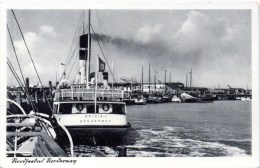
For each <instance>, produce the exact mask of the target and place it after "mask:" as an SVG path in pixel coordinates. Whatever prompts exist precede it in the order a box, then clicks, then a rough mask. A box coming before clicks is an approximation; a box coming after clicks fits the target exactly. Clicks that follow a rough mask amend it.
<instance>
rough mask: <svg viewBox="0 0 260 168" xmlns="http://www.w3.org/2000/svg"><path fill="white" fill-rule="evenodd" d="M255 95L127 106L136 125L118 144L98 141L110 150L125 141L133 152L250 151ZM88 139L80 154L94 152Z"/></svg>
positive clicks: (246, 153) (196, 153)
mask: <svg viewBox="0 0 260 168" xmlns="http://www.w3.org/2000/svg"><path fill="white" fill-rule="evenodd" d="M251 105H252V104H251V101H215V102H213V103H162V104H148V105H133V106H128V119H129V122H130V123H131V125H132V128H131V129H130V130H129V131H128V132H127V134H126V135H125V136H124V137H123V139H122V140H121V141H120V142H118V143H117V144H110V145H106V146H98V147H97V148H99V149H100V150H103V152H104V153H106V154H107V155H108V156H114V155H115V154H116V152H117V151H116V150H115V148H116V147H115V146H125V147H126V148H127V156H129V157H139V156H140V157H154V156H156V157H187V156H191V157H217V156H250V155H251ZM89 148H91V147H90V146H88V145H84V144H81V145H77V146H75V149H74V151H75V155H76V156H82V157H87V156H92V154H91V153H89Z"/></svg>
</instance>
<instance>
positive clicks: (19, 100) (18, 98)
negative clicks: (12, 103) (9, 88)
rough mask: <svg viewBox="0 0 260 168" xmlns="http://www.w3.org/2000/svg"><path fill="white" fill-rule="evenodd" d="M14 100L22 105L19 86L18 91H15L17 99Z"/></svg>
mask: <svg viewBox="0 0 260 168" xmlns="http://www.w3.org/2000/svg"><path fill="white" fill-rule="evenodd" d="M16 102H17V103H18V104H19V105H22V98H21V87H19V88H18V92H17V100H16Z"/></svg>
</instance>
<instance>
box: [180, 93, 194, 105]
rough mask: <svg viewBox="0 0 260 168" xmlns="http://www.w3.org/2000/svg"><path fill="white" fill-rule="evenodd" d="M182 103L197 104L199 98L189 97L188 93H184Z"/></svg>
mask: <svg viewBox="0 0 260 168" xmlns="http://www.w3.org/2000/svg"><path fill="white" fill-rule="evenodd" d="M181 101H182V102H183V103H195V102H197V101H198V98H196V97H193V96H191V95H189V94H187V93H182V94H181Z"/></svg>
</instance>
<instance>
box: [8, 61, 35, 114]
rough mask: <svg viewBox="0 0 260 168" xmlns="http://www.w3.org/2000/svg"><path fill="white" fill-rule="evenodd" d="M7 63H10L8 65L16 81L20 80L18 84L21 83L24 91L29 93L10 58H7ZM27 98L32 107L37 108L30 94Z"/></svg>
mask: <svg viewBox="0 0 260 168" xmlns="http://www.w3.org/2000/svg"><path fill="white" fill-rule="evenodd" d="M7 61H8V62H7V64H8V67H9V68H10V70H11V71H12V73H13V75H14V77H15V79H16V81H17V82H18V84H19V85H20V87H22V89H23V91H24V92H25V93H26V95H29V92H28V91H27V89H25V87H24V85H23V84H22V82H21V79H20V78H19V76H18V75H17V73H16V72H15V70H14V67H13V66H12V64H11V62H10V60H9V59H8V58H7ZM26 99H27V100H28V101H29V102H30V104H31V106H32V109H33V110H34V112H35V110H37V111H38V109H37V107H36V106H35V104H34V103H33V102H32V100H31V99H30V98H29V96H26Z"/></svg>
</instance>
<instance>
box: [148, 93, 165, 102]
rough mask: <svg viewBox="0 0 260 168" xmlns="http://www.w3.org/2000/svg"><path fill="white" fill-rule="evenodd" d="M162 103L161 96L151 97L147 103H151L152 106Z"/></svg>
mask: <svg viewBox="0 0 260 168" xmlns="http://www.w3.org/2000/svg"><path fill="white" fill-rule="evenodd" d="M161 102H162V97H159V96H153V95H150V96H149V97H148V99H147V103H150V104H156V103H161Z"/></svg>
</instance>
